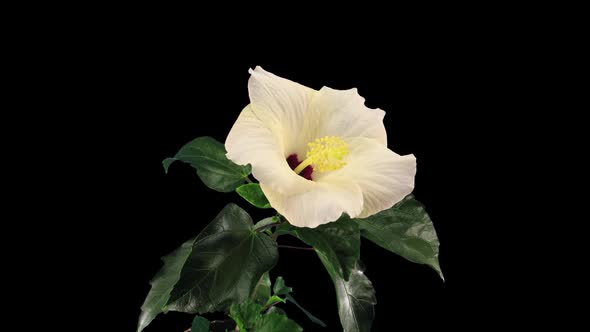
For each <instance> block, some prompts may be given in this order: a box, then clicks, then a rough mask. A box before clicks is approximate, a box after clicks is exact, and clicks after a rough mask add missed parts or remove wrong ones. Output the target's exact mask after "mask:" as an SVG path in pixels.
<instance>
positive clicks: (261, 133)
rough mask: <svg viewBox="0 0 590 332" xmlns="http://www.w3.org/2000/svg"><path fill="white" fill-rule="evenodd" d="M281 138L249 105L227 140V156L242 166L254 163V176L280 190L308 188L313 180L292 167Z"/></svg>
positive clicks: (293, 190)
mask: <svg viewBox="0 0 590 332" xmlns="http://www.w3.org/2000/svg"><path fill="white" fill-rule="evenodd" d="M281 139H282V138H281V137H280V136H277V133H276V132H273V131H272V130H271V129H269V128H268V127H267V126H266V124H265V123H263V122H262V121H260V120H259V119H258V117H257V116H256V114H254V112H253V111H252V107H251V106H250V105H248V106H246V108H244V110H243V111H242V113H240V116H239V117H238V119H237V120H236V122H235V123H234V125H233V127H232V129H231V130H230V132H229V134H228V135H227V139H226V140H225V149H226V150H227V158H228V159H230V160H231V161H233V162H234V163H236V164H239V165H247V164H251V165H252V174H253V175H254V177H255V178H256V179H258V181H260V182H264V183H266V184H267V185H268V186H270V187H272V188H273V190H275V191H277V192H281V193H284V192H297V191H296V190H295V189H297V190H307V188H306V186H309V183H308V182H310V181H308V180H306V179H304V178H302V177H300V176H299V175H297V174H295V172H293V170H291V168H290V167H289V165H288V164H287V161H286V159H285V156H284V153H283V151H282V148H281V144H280V142H281Z"/></svg>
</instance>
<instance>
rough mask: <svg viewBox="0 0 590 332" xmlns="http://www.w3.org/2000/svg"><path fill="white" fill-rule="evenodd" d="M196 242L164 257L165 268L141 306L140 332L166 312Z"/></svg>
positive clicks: (189, 243)
mask: <svg viewBox="0 0 590 332" xmlns="http://www.w3.org/2000/svg"><path fill="white" fill-rule="evenodd" d="M194 242H195V239H194V238H192V239H190V240H188V241H186V242H185V243H183V244H182V246H180V248H178V249H176V250H174V251H173V252H171V253H170V254H168V255H167V256H164V257H162V260H163V261H164V266H163V267H162V268H161V269H160V271H159V272H158V273H157V274H156V275H155V276H154V278H153V279H152V281H151V282H150V284H151V285H152V288H151V289H150V292H149V293H148V295H147V297H146V299H145V301H144V303H143V305H142V306H141V315H140V316H139V322H138V324H137V331H138V332H141V331H142V330H143V329H144V328H145V327H146V326H148V325H149V324H150V323H151V322H152V320H154V318H156V316H157V315H158V314H160V313H161V312H163V311H164V307H165V305H166V302H168V299H169V298H170V292H171V291H172V288H173V287H174V285H175V284H176V282H178V279H180V271H181V270H182V266H183V265H184V262H185V261H186V259H187V257H188V256H189V255H190V253H191V251H192V246H193V243H194Z"/></svg>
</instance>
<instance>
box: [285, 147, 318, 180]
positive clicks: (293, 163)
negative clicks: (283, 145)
mask: <svg viewBox="0 0 590 332" xmlns="http://www.w3.org/2000/svg"><path fill="white" fill-rule="evenodd" d="M287 163H288V164H289V167H291V169H295V168H297V166H299V164H301V161H299V159H297V154H296V153H293V154H292V155H290V156H289V157H287ZM312 173H313V166H311V165H309V166H307V167H305V168H304V169H303V170H302V171H301V173H299V176H302V177H304V178H306V179H308V180H311V174H312Z"/></svg>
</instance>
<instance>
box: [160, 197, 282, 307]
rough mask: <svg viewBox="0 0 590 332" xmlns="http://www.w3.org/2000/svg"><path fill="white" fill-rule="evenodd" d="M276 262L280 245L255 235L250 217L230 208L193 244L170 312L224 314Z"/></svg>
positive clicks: (244, 296)
mask: <svg viewBox="0 0 590 332" xmlns="http://www.w3.org/2000/svg"><path fill="white" fill-rule="evenodd" d="M277 260H278V250H277V245H276V242H274V241H273V240H272V239H271V238H270V237H269V236H268V235H266V234H264V233H258V232H256V231H254V229H253V224H252V219H251V218H250V216H249V215H248V213H246V211H244V210H242V209H241V208H240V207H238V206H237V205H235V204H228V205H226V207H225V208H224V209H223V210H222V211H221V212H220V213H219V215H217V217H216V218H215V219H214V220H213V221H212V222H211V223H210V224H209V225H207V227H205V229H203V231H202V232H201V233H200V234H199V236H197V238H196V239H195V242H194V245H193V247H192V251H191V253H190V255H189V256H188V258H187V259H186V262H185V264H184V266H183V267H182V271H181V273H180V279H179V280H178V282H177V283H176V285H175V286H174V288H173V290H172V292H171V294H170V298H169V299H168V302H167V308H168V309H169V310H174V311H181V312H188V313H205V312H211V311H220V310H225V309H227V308H229V306H230V305H231V303H241V302H242V301H244V300H246V299H247V298H248V297H249V296H250V295H251V294H252V291H253V289H254V287H255V285H256V283H257V282H258V280H259V279H260V277H261V276H262V274H263V273H265V272H266V271H268V270H270V269H271V268H272V267H273V266H274V265H275V264H276V262H277Z"/></svg>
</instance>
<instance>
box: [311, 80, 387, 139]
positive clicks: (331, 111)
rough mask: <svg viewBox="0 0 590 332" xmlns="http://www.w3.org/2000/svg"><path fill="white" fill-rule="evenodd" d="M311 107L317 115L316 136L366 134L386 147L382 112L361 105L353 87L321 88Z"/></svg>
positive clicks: (362, 135) (361, 99)
mask: <svg viewBox="0 0 590 332" xmlns="http://www.w3.org/2000/svg"><path fill="white" fill-rule="evenodd" d="M311 107H312V109H313V110H314V111H316V112H318V114H320V117H321V118H320V119H319V122H320V123H321V127H320V129H319V137H324V136H339V137H343V138H352V137H366V138H372V139H374V140H377V141H378V142H380V143H381V144H383V145H385V146H387V133H386V132H385V126H384V125H383V117H384V116H385V112H384V111H383V110H380V109H378V108H377V109H371V108H368V107H366V106H365V98H363V97H361V96H360V95H359V94H358V92H357V89H350V90H334V89H331V88H328V87H323V88H322V89H321V90H320V91H319V92H318V93H317V95H316V97H315V98H314V100H313V102H312V105H311Z"/></svg>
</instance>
